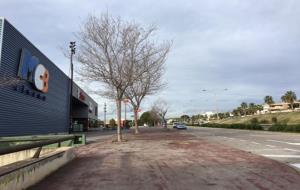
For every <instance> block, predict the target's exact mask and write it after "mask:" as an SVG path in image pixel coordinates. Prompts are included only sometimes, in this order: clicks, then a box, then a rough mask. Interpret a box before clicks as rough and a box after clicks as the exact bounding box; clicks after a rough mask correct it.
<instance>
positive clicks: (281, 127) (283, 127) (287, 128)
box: [269, 124, 300, 133]
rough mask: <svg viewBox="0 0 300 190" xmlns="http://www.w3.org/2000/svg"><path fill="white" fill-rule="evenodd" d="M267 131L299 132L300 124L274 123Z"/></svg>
mask: <svg viewBox="0 0 300 190" xmlns="http://www.w3.org/2000/svg"><path fill="white" fill-rule="evenodd" d="M269 131H283V132H298V133H299V132H300V125H299V124H298V125H287V124H275V125H273V126H272V127H270V128H269Z"/></svg>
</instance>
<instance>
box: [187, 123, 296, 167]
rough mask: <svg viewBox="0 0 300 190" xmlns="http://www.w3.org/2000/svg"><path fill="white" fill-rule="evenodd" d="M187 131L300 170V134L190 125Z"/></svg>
mask: <svg viewBox="0 0 300 190" xmlns="http://www.w3.org/2000/svg"><path fill="white" fill-rule="evenodd" d="M186 133H188V134H193V135H195V136H197V137H200V138H205V139H207V140H210V141H215V142H218V143H221V144H225V145H228V146H231V147H234V148H237V149H240V150H244V151H247V152H251V153H253V154H257V155H261V156H264V157H268V158H271V159H274V160H278V161H280V162H283V163H286V164H289V165H291V166H293V167H296V168H297V169H299V170H300V134H295V133H281V132H268V131H253V130H251V131H250V130H236V129H220V128H204V127H189V128H188V130H187V131H186Z"/></svg>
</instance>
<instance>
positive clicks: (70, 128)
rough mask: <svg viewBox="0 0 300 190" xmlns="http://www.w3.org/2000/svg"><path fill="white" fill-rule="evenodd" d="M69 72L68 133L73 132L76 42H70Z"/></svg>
mask: <svg viewBox="0 0 300 190" xmlns="http://www.w3.org/2000/svg"><path fill="white" fill-rule="evenodd" d="M69 47H70V51H71V56H70V70H71V79H70V106H69V107H70V111H69V112H70V126H69V133H71V132H72V130H73V117H72V111H73V110H72V103H73V102H72V98H73V55H75V50H76V42H70V46H69Z"/></svg>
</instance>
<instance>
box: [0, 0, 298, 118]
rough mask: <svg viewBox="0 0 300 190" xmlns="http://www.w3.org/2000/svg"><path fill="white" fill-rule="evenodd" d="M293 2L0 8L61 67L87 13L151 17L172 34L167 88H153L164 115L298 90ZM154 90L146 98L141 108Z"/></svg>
mask: <svg viewBox="0 0 300 190" xmlns="http://www.w3.org/2000/svg"><path fill="white" fill-rule="evenodd" d="M299 7H300V1H297V0H285V1H282V0H252V1H243V0H216V1H210V0H201V1H198V0H190V1H176V2H175V1H171V0H161V1H151V0H143V1H137V0H126V1H117V0H104V1H101V2H99V1H96V0H94V1H88V2H87V1H71V0H66V1H50V0H48V1H38V0H31V1H16V0H10V1H1V2H0V12H1V14H2V15H1V16H4V17H7V18H8V20H9V21H10V22H11V23H12V24H13V25H15V26H16V27H17V28H18V29H19V30H20V31H21V32H22V33H23V34H24V35H25V36H27V37H28V39H29V40H31V41H32V42H33V43H34V44H36V46H37V47H38V48H40V49H41V50H42V52H44V53H45V54H46V55H47V56H48V57H49V58H50V59H51V60H53V62H55V63H56V64H57V65H58V66H59V67H60V68H61V69H62V70H63V71H65V72H66V73H68V60H67V59H65V58H64V57H63V55H62V54H61V52H60V50H59V49H58V47H59V46H61V45H63V44H65V45H67V43H68V41H70V40H72V39H74V37H73V33H74V32H76V31H78V29H79V26H80V23H81V22H82V21H83V20H84V19H85V18H86V17H87V15H88V14H99V15H100V14H101V13H103V12H106V11H108V12H109V13H110V14H113V15H117V16H121V17H122V18H124V19H128V20H135V21H137V22H139V23H142V24H144V25H151V24H155V25H157V26H158V27H159V31H158V32H157V36H158V39H161V40H164V39H171V40H173V41H174V44H173V47H172V52H171V53H170V55H169V58H168V61H167V63H166V64H167V72H166V75H165V80H166V81H167V82H168V88H167V89H166V90H165V91H164V92H162V93H160V94H159V95H158V96H159V97H162V98H164V99H166V100H167V101H168V102H169V104H170V110H171V111H170V116H173V115H176V114H182V113H184V112H187V113H190V114H192V113H197V112H198V111H199V112H200V111H209V110H215V109H216V107H219V109H220V110H224V111H227V110H230V109H232V108H234V107H236V106H237V105H238V104H239V103H240V102H241V101H253V102H257V103H261V102H262V99H263V96H264V95H267V94H270V95H273V96H274V97H275V98H276V99H278V100H279V98H280V96H281V95H282V94H283V93H284V92H285V91H286V90H294V91H296V93H298V94H300V88H299V84H298V81H299V76H298V70H299V69H300V64H299V62H300V53H299V50H300V35H299V34H300V25H299V23H300V9H299ZM224 88H228V89H229V90H228V91H226V92H223V91H222V89H224ZM202 89H208V91H210V93H204V92H203V91H202ZM214 93H216V94H217V103H215V100H214ZM158 96H155V97H149V98H147V100H146V101H145V103H144V105H143V110H147V109H148V108H149V107H150V105H151V104H152V102H153V101H154V100H155V99H156V97H158ZM97 100H98V101H99V105H100V106H101V105H103V102H104V100H103V99H101V98H97ZM106 101H107V100H106ZM112 104H113V103H112ZM111 106H112V107H113V105H111ZM112 109H113V108H112ZM99 110H101V108H99Z"/></svg>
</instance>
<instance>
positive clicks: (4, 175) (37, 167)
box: [0, 148, 75, 190]
mask: <svg viewBox="0 0 300 190" xmlns="http://www.w3.org/2000/svg"><path fill="white" fill-rule="evenodd" d="M74 157H75V154H74V152H73V148H59V149H58V150H57V151H56V152H54V153H52V154H51V155H48V156H45V157H41V158H39V159H31V160H28V161H24V162H21V163H18V164H11V165H9V166H10V167H7V166H6V167H1V168H0V189H1V190H23V189H26V188H28V187H30V186H32V185H34V184H36V183H37V182H39V181H41V180H42V179H44V178H45V177H46V176H47V175H49V174H50V173H52V172H54V171H55V170H57V169H58V168H60V167H61V166H63V165H65V164H66V163H68V162H69V161H71V160H72V159H73V158H74Z"/></svg>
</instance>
